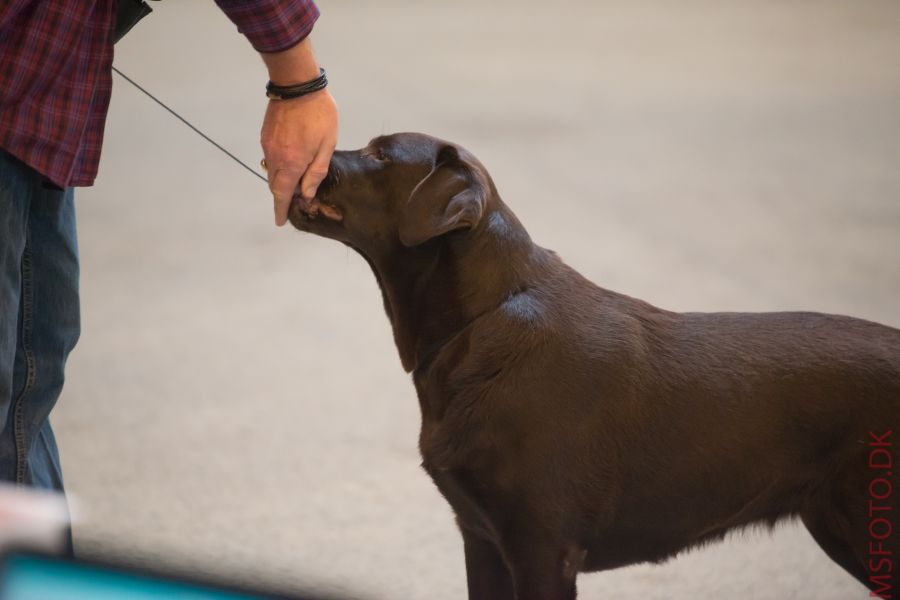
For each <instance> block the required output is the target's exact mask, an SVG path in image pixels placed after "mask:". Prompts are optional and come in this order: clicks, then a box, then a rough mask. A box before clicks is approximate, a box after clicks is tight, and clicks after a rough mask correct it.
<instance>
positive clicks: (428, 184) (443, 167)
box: [399, 146, 487, 247]
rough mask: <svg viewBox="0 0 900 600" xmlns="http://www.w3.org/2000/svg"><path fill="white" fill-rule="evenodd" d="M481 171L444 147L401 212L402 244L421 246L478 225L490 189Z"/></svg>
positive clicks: (455, 151) (448, 147)
mask: <svg viewBox="0 0 900 600" xmlns="http://www.w3.org/2000/svg"><path fill="white" fill-rule="evenodd" d="M478 170H479V167H478V166H477V165H474V164H472V163H470V162H469V161H467V160H465V159H463V158H461V157H460V155H459V151H457V149H456V148H454V147H453V146H444V147H443V148H442V149H441V150H440V151H439V152H438V154H437V157H436V160H435V163H434V167H433V168H432V169H431V173H429V174H428V175H427V176H426V177H425V179H423V180H422V181H420V182H419V184H418V185H417V186H416V187H415V188H414V189H413V191H412V193H411V194H410V195H409V200H408V201H407V203H406V206H404V207H403V210H402V211H401V212H400V219H399V230H400V242H401V243H402V244H403V245H404V246H407V247H411V246H418V245H419V244H423V243H425V242H427V241H428V240H430V239H433V238H436V237H438V236H440V235H443V234H445V233H448V232H450V231H454V230H456V229H465V228H471V227H474V226H475V225H477V224H478V222H479V221H480V220H481V215H482V213H484V203H485V200H486V194H487V189H486V185H485V181H484V178H483V177H480V176H479V174H478Z"/></svg>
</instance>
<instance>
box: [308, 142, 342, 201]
mask: <svg viewBox="0 0 900 600" xmlns="http://www.w3.org/2000/svg"><path fill="white" fill-rule="evenodd" d="M333 152H334V144H333V143H326V144H324V145H322V147H320V148H319V152H318V154H316V157H315V158H314V159H313V161H312V162H311V163H310V165H309V166H308V167H307V168H306V172H305V173H304V174H303V179H301V180H300V193H301V194H302V195H303V197H304V198H306V199H312V198H313V197H315V195H316V190H318V189H319V184H320V183H322V180H323V179H325V177H326V176H327V175H328V165H329V164H330V163H331V155H332V153H333Z"/></svg>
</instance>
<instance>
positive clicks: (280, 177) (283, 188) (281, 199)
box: [269, 167, 303, 227]
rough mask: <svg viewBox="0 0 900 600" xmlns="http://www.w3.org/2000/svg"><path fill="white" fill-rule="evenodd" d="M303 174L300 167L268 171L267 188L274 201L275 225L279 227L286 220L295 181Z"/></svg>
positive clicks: (294, 188)
mask: <svg viewBox="0 0 900 600" xmlns="http://www.w3.org/2000/svg"><path fill="white" fill-rule="evenodd" d="M302 175H303V170H302V169H297V168H289V167H283V168H281V169H278V170H277V171H274V172H273V171H270V174H269V189H270V190H271V191H272V198H273V200H274V203H275V225H277V226H278V227H281V226H282V225H284V224H285V223H286V222H287V217H288V210H289V209H290V207H291V200H292V199H293V197H294V193H295V191H296V190H297V183H298V182H299V181H300V177H301V176H302Z"/></svg>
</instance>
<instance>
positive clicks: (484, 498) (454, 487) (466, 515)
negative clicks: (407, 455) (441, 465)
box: [423, 463, 497, 539]
mask: <svg viewBox="0 0 900 600" xmlns="http://www.w3.org/2000/svg"><path fill="white" fill-rule="evenodd" d="M423 466H424V467H425V470H426V471H427V472H428V474H429V475H430V476H431V479H432V480H433V481H434V483H435V485H436V486H437V488H438V490H439V491H440V492H441V495H443V496H444V498H445V499H446V500H447V502H448V503H449V504H450V507H451V508H452V509H453V512H454V513H455V514H456V518H457V520H458V521H459V524H460V526H462V527H464V528H466V529H468V530H469V531H472V532H474V533H477V534H478V535H480V536H481V537H484V538H488V539H497V528H496V526H495V523H494V520H493V518H492V516H491V514H490V511H489V504H490V503H489V501H488V496H489V492H488V490H486V489H485V487H484V486H483V485H482V484H481V482H479V481H478V480H477V478H476V477H475V475H474V474H473V473H472V472H471V471H470V470H469V469H466V468H456V469H451V470H440V469H433V468H429V466H428V464H427V463H425V464H424V465H423Z"/></svg>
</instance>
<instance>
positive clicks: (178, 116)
mask: <svg viewBox="0 0 900 600" xmlns="http://www.w3.org/2000/svg"><path fill="white" fill-rule="evenodd" d="M112 70H113V71H115V72H116V73H117V74H118V75H119V77H121V78H122V79H124V80H125V81H127V82H128V83H130V84H131V85H133V86H134V87H136V88H137V89H139V90H140V91H142V92H143V93H144V94H146V95H147V96H148V97H149V98H150V99H151V100H153V101H154V102H156V103H157V104H159V105H160V106H162V107H163V108H164V109H166V110H167V111H169V112H170V113H172V115H173V116H174V117H175V118H177V119H178V120H179V121H181V122H182V123H184V124H185V125H187V126H188V127H190V128H191V129H192V130H193V131H194V133H196V134H197V135H199V136H200V137H202V138H203V139H204V140H206V141H207V142H209V143H210V144H212V145H213V146H215V147H216V148H218V149H219V150H221V151H222V152H224V153H225V154H226V155H228V156H229V157H230V158H231V160H233V161H234V162H236V163H237V164H239V165H241V166H242V167H244V168H245V169H247V170H248V171H250V172H251V173H253V174H254V175H256V176H257V177H259V178H260V179H262V180H263V181H265V182H266V183H268V182H269V180H268V179H266V178H265V177H263V176H262V175H260V174H259V173H258V172H256V171H255V170H254V169H252V168H250V167H249V166H248V165H247V163H245V162H244V161H242V160H241V159H239V158H238V157H237V156H235V155H234V154H232V153H231V152H229V151H228V150H226V149H225V148H223V147H222V146H221V145H219V144H218V143H216V141H215V140H214V139H212V138H211V137H209V136H208V135H206V134H205V133H203V132H202V131H200V130H199V129H197V128H196V127H194V126H193V125H192V124H191V123H190V121H188V120H187V119H185V118H184V117H182V116H181V115H179V114H178V113H177V112H175V111H174V110H172V109H171V108H169V107H168V106H167V105H166V104H165V103H164V102H163V101H162V100H160V99H159V98H157V97H156V96H154V95H153V94H151V93H150V92H148V91H147V90H145V89H144V88H142V87H141V86H140V85H138V84H137V82H135V81H134V80H133V79H132V78H130V77H128V76H127V75H125V73H123V72H122V71H120V70H119V69H117V68H115V67H113V68H112Z"/></svg>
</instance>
